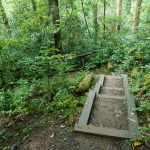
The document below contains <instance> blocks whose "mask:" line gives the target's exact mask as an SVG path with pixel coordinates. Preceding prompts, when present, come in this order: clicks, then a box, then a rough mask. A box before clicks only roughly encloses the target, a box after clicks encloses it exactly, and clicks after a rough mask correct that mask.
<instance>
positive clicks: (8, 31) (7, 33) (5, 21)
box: [0, 0, 11, 36]
mask: <svg viewBox="0 0 150 150" xmlns="http://www.w3.org/2000/svg"><path fill="white" fill-rule="evenodd" d="M0 13H1V17H2V21H3V23H4V25H5V34H6V35H9V36H10V35H11V32H10V26H9V21H8V18H7V15H6V12H5V10H4V7H3V4H2V0H0Z"/></svg>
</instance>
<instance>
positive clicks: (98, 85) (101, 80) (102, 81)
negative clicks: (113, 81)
mask: <svg viewBox="0 0 150 150" xmlns="http://www.w3.org/2000/svg"><path fill="white" fill-rule="evenodd" d="M104 78H105V75H104V74H101V75H99V81H98V82H97V83H96V85H95V88H94V90H95V92H96V94H99V91H100V88H101V87H102V86H103V84H104Z"/></svg>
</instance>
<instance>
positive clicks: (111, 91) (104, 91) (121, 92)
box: [100, 88, 125, 96]
mask: <svg viewBox="0 0 150 150" xmlns="http://www.w3.org/2000/svg"><path fill="white" fill-rule="evenodd" d="M100 94H104V95H112V96H123V95H125V92H124V90H115V89H105V88H101V90H100Z"/></svg>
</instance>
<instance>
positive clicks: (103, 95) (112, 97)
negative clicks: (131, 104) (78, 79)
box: [98, 94, 126, 100]
mask: <svg viewBox="0 0 150 150" xmlns="http://www.w3.org/2000/svg"><path fill="white" fill-rule="evenodd" d="M98 97H99V98H107V99H118V100H125V99H126V97H125V96H111V95H105V94H98Z"/></svg>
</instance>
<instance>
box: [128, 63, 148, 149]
mask: <svg viewBox="0 0 150 150" xmlns="http://www.w3.org/2000/svg"><path fill="white" fill-rule="evenodd" d="M130 83H131V85H132V87H131V92H133V93H134V95H135V97H136V103H137V110H136V111H137V112H138V118H139V124H140V131H141V135H142V136H141V137H140V138H138V139H137V141H138V144H136V145H137V146H138V145H141V144H143V143H146V142H149V141H150V67H149V65H147V66H145V67H142V68H137V67H135V68H133V70H132V71H131V78H130Z"/></svg>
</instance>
